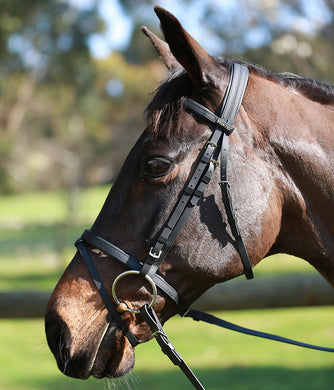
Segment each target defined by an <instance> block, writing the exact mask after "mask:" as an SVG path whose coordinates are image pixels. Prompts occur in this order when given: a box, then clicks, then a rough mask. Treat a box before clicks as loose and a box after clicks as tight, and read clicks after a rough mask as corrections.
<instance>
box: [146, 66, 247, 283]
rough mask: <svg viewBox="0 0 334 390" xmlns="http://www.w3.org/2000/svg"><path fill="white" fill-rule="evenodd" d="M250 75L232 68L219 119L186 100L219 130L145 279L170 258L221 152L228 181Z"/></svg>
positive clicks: (232, 220) (226, 199) (151, 257)
mask: <svg viewBox="0 0 334 390" xmlns="http://www.w3.org/2000/svg"><path fill="white" fill-rule="evenodd" d="M248 74H249V71H248V68H247V67H246V66H244V65H241V64H234V65H233V67H232V70H231V75H230V79H229V83H228V87H227V90H226V92H225V95H224V99H223V103H222V107H221V111H220V117H218V116H216V115H215V114H214V113H212V112H211V111H210V110H208V109H207V108H206V107H204V106H202V105H201V104H200V103H198V102H196V101H194V100H192V99H189V98H188V99H186V102H185V106H186V108H187V109H188V110H189V111H191V112H192V113H194V114H195V115H198V116H199V117H200V118H202V119H204V120H206V121H207V122H209V123H211V124H214V125H215V126H216V127H215V130H214V131H213V134H212V136H211V137H210V139H209V140H208V142H207V143H206V145H205V147H204V151H203V153H202V156H201V158H200V161H199V163H198V164H197V167H196V169H195V172H194V173H193V175H192V177H191V178H190V180H189V182H188V184H187V185H186V188H185V189H184V190H183V193H182V195H181V198H180V200H179V201H178V203H177V205H176V207H175V208H174V210H173V212H172V214H171V216H170V217H169V219H168V221H167V223H166V224H165V226H164V228H163V230H162V232H161V234H160V235H159V237H158V239H157V240H156V243H155V245H154V246H153V247H152V248H151V250H150V253H149V255H148V256H147V258H146V260H145V262H144V264H143V267H142V269H141V271H140V273H141V275H142V276H145V275H149V276H151V277H152V276H153V275H155V273H156V272H157V270H158V268H159V266H160V264H161V263H162V262H163V261H164V259H165V258H166V256H167V255H168V253H169V251H170V249H171V246H172V245H173V244H174V242H175V240H176V238H177V236H178V234H179V232H180V231H181V229H182V227H183V226H184V224H185V223H186V221H187V219H188V217H189V215H190V212H191V210H192V208H193V206H195V205H197V204H198V201H199V200H200V198H201V196H202V195H203V193H204V190H205V188H206V185H207V184H208V183H209V181H210V179H211V177H212V175H213V173H214V170H215V169H216V167H217V165H218V163H217V161H215V159H216V158H217V157H218V155H219V152H220V150H221V148H222V153H221V183H223V182H224V181H226V180H227V156H228V136H229V135H230V134H231V133H232V131H233V125H234V121H235V119H236V116H237V114H238V112H239V109H240V106H241V103H242V99H243V96H244V93H245V90H246V86H247V81H248ZM222 191H223V200H224V206H225V209H226V213H227V216H228V222H229V223H230V225H231V230H232V232H233V235H234V238H235V241H236V247H237V249H238V252H239V254H240V257H241V260H242V263H243V265H244V270H245V276H246V278H247V279H251V278H253V277H254V276H253V271H252V266H251V263H250V260H249V257H248V254H247V251H246V248H245V245H244V243H243V241H242V238H241V235H240V233H239V229H238V227H237V222H236V218H235V213H234V210H233V206H232V200H231V196H230V193H229V190H228V188H227V186H224V185H223V186H222ZM234 233H236V234H234Z"/></svg>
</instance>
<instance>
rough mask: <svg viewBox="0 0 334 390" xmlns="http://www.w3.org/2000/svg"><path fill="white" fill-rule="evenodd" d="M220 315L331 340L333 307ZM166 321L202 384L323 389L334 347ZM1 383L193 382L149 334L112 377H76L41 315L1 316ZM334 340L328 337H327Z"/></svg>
mask: <svg viewBox="0 0 334 390" xmlns="http://www.w3.org/2000/svg"><path fill="white" fill-rule="evenodd" d="M218 315H219V316H220V317H222V318H224V319H226V320H229V321H232V322H236V323H238V324H240V325H244V326H248V327H252V328H256V329H259V330H264V331H269V332H275V333H278V334H281V335H285V336H287V337H292V338H297V339H300V340H303V341H307V342H314V343H319V344H323V345H327V346H328V345H330V344H331V341H332V340H333V339H334V329H333V309H332V308H331V307H321V308H319V307H317V308H306V309H304V308H303V309H284V310H265V311H260V310H254V311H240V312H225V313H218ZM165 329H166V331H167V333H168V335H169V337H170V339H171V341H172V342H173V344H174V345H175V347H176V348H177V349H178V351H179V352H180V353H181V355H182V356H183V357H184V359H185V360H186V362H187V363H188V364H189V365H190V367H191V368H192V369H193V371H194V372H195V373H196V374H197V375H198V377H199V379H200V380H201V381H202V382H203V384H204V385H205V387H206V389H208V390H210V389H212V390H218V389H219V390H220V389H230V390H252V389H254V390H255V389H256V390H258V389H261V390H281V389H282V388H284V389H285V390H296V389H302V390H328V389H331V388H332V387H333V383H334V355H333V354H329V353H325V352H317V351H311V350H304V349H301V348H297V347H292V346H288V345H284V344H280V343H274V342H271V341H266V340H261V339H257V338H255V337H249V336H245V335H239V334H237V333H233V332H230V331H226V330H222V329H220V328H217V327H215V326H212V325H211V326H210V325H206V324H201V323H197V322H194V321H192V320H190V319H181V318H178V317H176V318H173V319H171V320H170V321H168V322H167V324H166V326H165ZM0 345H1V350H0V390H49V389H50V390H53V389H62V390H63V389H64V390H70V389H71V390H73V389H74V390H75V389H84V390H85V389H119V390H122V389H136V390H137V389H138V390H140V389H147V390H165V389H166V390H167V389H171V388H173V389H182V390H187V389H189V390H190V389H192V387H191V385H190V384H188V382H187V379H186V378H185V377H184V376H183V374H182V373H181V371H179V369H178V368H176V367H174V366H173V365H172V363H171V362H170V361H169V360H168V359H167V357H165V356H164V355H163V354H162V353H161V352H160V349H159V347H158V345H157V344H156V342H155V341H154V340H151V341H149V342H148V343H146V344H143V345H140V346H138V347H137V350H136V365H135V369H134V371H133V372H132V373H131V374H130V375H128V376H127V377H125V378H122V379H120V380H117V381H113V382H110V381H106V380H102V381H97V380H94V379H91V380H89V381H80V380H75V379H70V378H67V377H65V376H63V375H62V374H61V373H60V372H59V371H58V369H57V367H56V364H55V361H54V359H53V357H52V355H51V353H50V352H49V350H48V348H47V346H46V342H45V336H44V330H43V322H42V320H16V321H13V320H2V321H0ZM332 345H333V343H332Z"/></svg>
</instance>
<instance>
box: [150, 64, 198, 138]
mask: <svg viewBox="0 0 334 390" xmlns="http://www.w3.org/2000/svg"><path fill="white" fill-rule="evenodd" d="M190 90H191V82H190V79H189V77H188V75H187V73H186V72H185V71H181V72H178V73H176V74H174V75H172V76H171V77H170V78H169V79H168V80H167V81H165V82H164V83H163V84H161V85H160V86H159V88H158V89H157V90H156V91H155V95H154V97H153V99H152V101H151V103H150V104H149V105H148V106H147V108H146V110H145V116H146V121H147V126H148V129H149V131H150V132H151V133H152V134H153V135H154V136H156V137H159V138H160V137H161V138H167V139H170V138H171V136H172V135H179V134H180V133H181V131H182V129H181V121H180V117H181V113H182V112H183V109H184V101H185V99H186V97H187V96H189V94H190ZM172 133H173V134H172Z"/></svg>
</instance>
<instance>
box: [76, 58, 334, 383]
mask: <svg viewBox="0 0 334 390" xmlns="http://www.w3.org/2000/svg"><path fill="white" fill-rule="evenodd" d="M248 76H249V71H248V68H247V67H246V66H245V65H241V64H238V63H234V64H233V66H232V68H231V71H230V78H229V83H228V86H227V89H226V91H225V95H224V99H223V103H222V106H221V109H220V115H219V116H217V115H215V114H214V113H213V112H211V111H210V110H208V109H207V108H206V107H204V106H203V105H201V104H199V103H198V102H196V101H194V100H192V99H190V98H186V100H185V108H186V110H187V111H188V112H190V113H191V114H193V115H194V116H195V117H199V118H201V119H202V120H204V121H205V122H206V123H207V124H209V125H211V126H212V125H213V131H212V134H211V137H210V138H209V139H208V141H207V142H206V143H205V145H204V147H203V149H202V151H201V152H200V158H199V159H198V163H197V166H196V168H195V169H194V171H193V173H192V174H191V176H190V177H189V179H188V181H187V184H186V186H185V188H184V189H183V191H182V193H181V195H180V198H179V201H178V202H177V204H176V206H175V207H174V209H173V211H172V213H171V215H170V216H169V218H168V220H167V221H166V223H165V224H164V226H163V228H162V231H161V233H160V235H159V237H158V238H157V240H156V241H155V244H154V245H153V246H152V247H151V249H150V251H149V254H148V256H147V258H146V260H145V261H144V262H143V263H142V262H140V261H138V260H137V259H136V258H134V257H132V256H130V255H129V254H127V253H126V252H124V251H123V250H122V249H120V248H118V247H117V246H115V245H114V244H112V243H110V242H109V241H107V240H105V239H104V238H102V237H100V236H98V235H96V234H95V233H94V232H93V231H91V230H85V231H84V233H83V234H82V236H81V237H80V238H79V239H78V240H77V241H76V243H75V245H76V247H77V249H78V250H79V252H80V254H81V256H82V257H83V259H84V261H85V263H86V265H87V268H88V270H89V272H90V274H91V276H92V278H93V280H94V283H95V285H96V288H97V289H98V291H99V293H100V295H101V297H102V299H103V301H104V304H105V305H106V307H107V309H108V312H109V318H108V320H109V321H110V323H111V321H115V322H116V324H117V326H118V328H119V329H120V330H122V332H123V334H124V335H125V336H126V337H127V338H128V340H129V342H130V343H131V345H132V346H133V347H135V346H136V345H137V344H138V343H139V341H138V340H137V338H136V336H135V335H134V334H133V333H132V332H131V331H130V330H129V328H128V327H127V325H126V324H125V322H124V320H123V318H122V316H121V313H123V312H125V311H129V312H134V313H140V314H141V316H142V318H143V319H144V320H145V321H146V322H147V324H148V325H149V326H150V328H151V331H152V334H153V336H154V337H155V338H156V340H157V342H158V343H159V345H160V347H161V349H162V351H163V352H164V353H165V354H167V355H168V357H169V358H170V359H171V360H172V362H173V363H174V364H175V365H178V366H179V367H180V368H181V369H182V371H183V372H184V373H185V374H186V375H187V377H188V378H189V380H190V381H191V382H192V383H193V385H194V386H195V388H197V389H204V387H203V386H202V384H201V383H200V382H199V381H198V379H197V378H196V376H195V375H194V374H193V372H192V371H191V370H190V368H189V367H188V366H187V365H186V363H185V362H184V361H183V359H182V358H181V356H180V355H179V354H178V352H177V351H176V349H175V348H174V346H173V345H172V344H171V342H170V341H169V339H168V337H167V335H166V333H165V332H164V330H163V328H162V326H161V324H160V322H159V320H158V318H157V316H156V313H155V312H154V310H153V305H154V303H155V300H156V297H157V287H158V288H159V289H161V290H162V291H163V292H164V293H165V294H166V295H167V296H168V297H169V298H171V299H172V300H173V301H174V302H175V304H176V306H177V309H178V313H179V314H180V315H181V316H184V317H192V318H193V319H195V320H197V321H199V320H201V321H205V322H209V323H212V324H216V325H219V326H223V327H225V328H228V329H231V330H235V331H238V332H242V333H247V334H252V335H255V336H258V337H266V338H271V339H274V340H277V341H281V342H285V343H290V344H295V345H299V346H304V347H309V348H314V349H321V350H325V351H328V352H334V349H330V348H323V347H315V346H312V345H309V344H304V343H299V342H296V341H293V340H289V339H286V338H282V337H279V336H274V335H268V334H265V333H262V332H257V331H252V330H250V329H246V328H241V327H238V326H237V325H234V324H231V323H228V322H226V321H223V320H220V319H218V318H216V317H214V316H211V315H209V314H207V313H203V312H201V311H198V310H194V309H191V308H189V307H188V305H187V304H186V302H185V301H184V300H183V299H182V297H180V296H179V294H178V292H177V291H176V290H175V288H174V287H173V286H171V285H170V284H169V283H168V282H167V281H166V280H165V279H163V278H162V277H161V276H160V275H159V274H157V271H158V269H159V266H160V265H161V263H162V262H163V261H164V259H165V258H166V257H167V255H168V253H169V251H170V249H171V247H172V246H173V244H174V242H175V240H176V238H177V236H178V234H179V233H180V231H181V229H182V228H183V226H184V225H185V223H186V221H187V219H188V217H189V216H190V213H191V211H192V209H193V208H194V207H195V206H196V205H197V204H198V202H199V200H200V199H201V197H202V195H203V193H204V190H205V188H206V186H207V184H208V183H209V182H210V180H211V178H212V176H213V173H214V172H215V169H216V168H217V166H218V165H219V164H218V157H219V154H220V182H219V184H220V187H221V191H222V199H223V203H224V206H225V211H226V215H227V220H228V223H229V225H230V229H231V232H232V234H233V237H234V240H235V246H236V248H237V250H238V252H239V255H240V259H241V261H242V264H243V267H244V273H245V276H246V278H247V279H252V278H253V277H254V276H253V271H252V265H251V263H250V260H249V257H248V254H247V250H246V248H245V245H244V243H243V240H242V237H241V234H240V231H239V229H238V225H237V221H236V216H235V212H234V209H233V205H232V198H231V194H230V190H229V188H230V186H229V183H228V180H227V157H228V141H229V136H230V135H231V134H232V132H233V126H234V122H235V119H236V116H237V114H238V112H239V109H240V106H241V103H242V100H243V96H244V93H245V90H246V87H247V82H248ZM86 244H89V245H90V246H92V247H94V248H97V249H99V250H101V251H102V252H104V253H105V254H107V255H109V256H110V257H112V258H113V259H115V260H117V261H118V262H120V263H122V264H124V265H125V266H126V267H127V268H129V270H128V271H125V272H123V273H121V274H120V275H119V276H118V277H116V279H115V280H114V282H113V286H112V296H113V298H114V302H115V303H116V305H115V303H114V302H113V301H112V299H111V297H110V296H109V294H108V292H107V290H106V288H105V287H104V285H103V282H102V280H101V277H100V275H99V273H98V271H97V269H96V267H95V265H94V263H93V261H92V259H91V257H90V255H89V253H88V250H87V248H86ZM130 274H131V275H139V276H140V277H142V278H144V279H146V280H147V281H148V282H149V284H150V285H151V287H152V292H153V294H152V301H151V303H150V304H149V305H147V304H146V305H144V306H143V307H142V308H140V309H132V308H130V307H128V305H126V303H125V302H120V301H119V299H118V298H117V292H116V285H117V283H118V281H119V280H120V279H121V278H123V277H124V276H126V275H130Z"/></svg>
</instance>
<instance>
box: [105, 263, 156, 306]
mask: <svg viewBox="0 0 334 390" xmlns="http://www.w3.org/2000/svg"><path fill="white" fill-rule="evenodd" d="M139 274H140V271H136V270H130V271H125V272H123V273H121V274H120V275H118V276H117V278H116V279H115V280H114V283H113V285H112V288H111V293H112V296H113V298H114V300H115V302H116V305H117V306H119V305H120V304H121V303H122V302H121V301H120V300H119V299H118V298H117V295H116V284H117V283H118V281H119V280H120V279H121V278H123V277H124V276H127V275H139ZM145 279H146V280H147V281H148V282H149V283H150V285H151V287H152V293H153V296H152V301H151V303H150V304H149V305H148V307H152V306H153V305H154V304H155V301H156V300H157V286H156V285H155V283H154V282H153V280H152V278H151V277H150V276H148V275H145ZM124 311H128V312H130V313H139V312H140V311H139V310H136V309H129V308H128V307H127V308H126V310H124Z"/></svg>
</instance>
